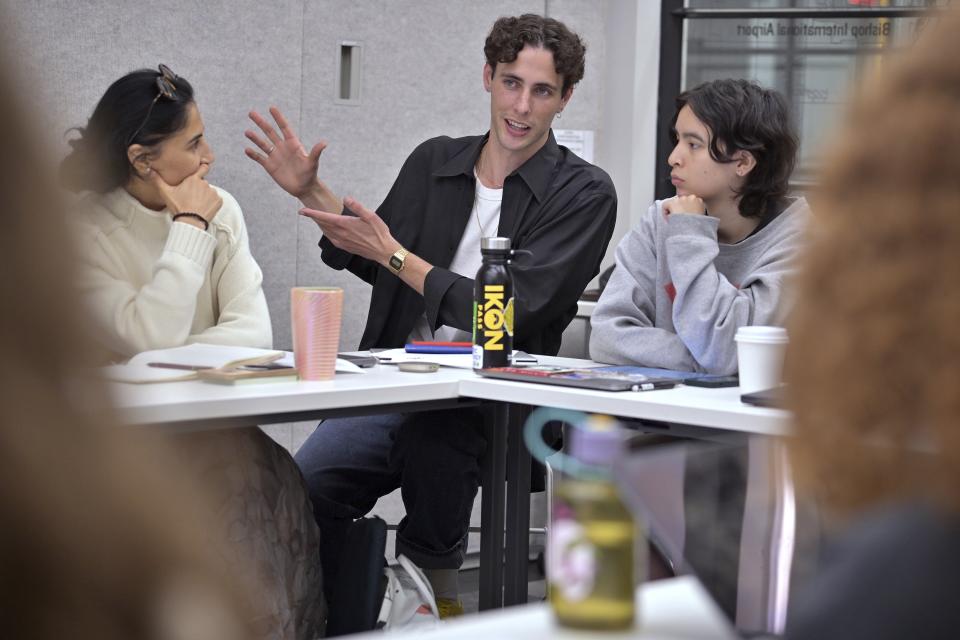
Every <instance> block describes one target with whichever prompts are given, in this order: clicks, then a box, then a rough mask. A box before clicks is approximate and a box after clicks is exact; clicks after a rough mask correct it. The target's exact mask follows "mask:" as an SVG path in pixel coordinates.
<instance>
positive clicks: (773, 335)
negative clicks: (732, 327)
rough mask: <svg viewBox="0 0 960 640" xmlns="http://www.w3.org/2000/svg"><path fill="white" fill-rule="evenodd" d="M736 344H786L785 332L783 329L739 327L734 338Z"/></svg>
mask: <svg viewBox="0 0 960 640" xmlns="http://www.w3.org/2000/svg"><path fill="white" fill-rule="evenodd" d="M734 340H736V341H737V342H766V343H775V344H780V343H783V342H787V341H788V339H787V330H786V329H784V328H783V327H740V328H739V329H737V335H736V336H735V337H734Z"/></svg>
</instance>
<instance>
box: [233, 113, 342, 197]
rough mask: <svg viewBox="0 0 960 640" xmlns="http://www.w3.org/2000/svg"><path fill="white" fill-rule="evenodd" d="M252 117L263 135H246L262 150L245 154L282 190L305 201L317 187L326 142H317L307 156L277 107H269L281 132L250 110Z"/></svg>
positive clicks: (246, 151)
mask: <svg viewBox="0 0 960 640" xmlns="http://www.w3.org/2000/svg"><path fill="white" fill-rule="evenodd" d="M249 115H250V119H251V120H253V122H254V123H255V124H256V125H257V127H259V128H260V131H261V132H262V135H261V134H259V133H257V132H254V131H252V130H250V129H247V130H246V131H245V132H244V135H246V136H247V138H248V139H249V140H250V141H251V142H252V143H253V144H254V145H256V147H257V149H259V151H258V150H256V149H251V148H249V147H247V148H246V149H244V153H246V154H247V156H248V157H249V158H250V159H252V160H254V161H255V162H256V163H257V164H259V165H260V166H261V167H263V168H264V170H265V171H266V172H267V173H268V174H269V175H270V177H271V178H273V180H274V182H276V183H277V184H278V185H280V188H282V189H283V190H284V191H286V192H287V193H289V194H290V195H292V196H293V197H295V198H299V199H300V200H303V199H304V197H305V196H307V195H308V194H309V192H310V191H311V190H312V189H315V188H316V187H317V184H318V179H317V171H318V169H319V167H320V154H321V153H323V150H324V149H325V148H326V147H327V143H326V142H322V141H321V142H318V143H317V144H315V145H313V148H312V149H310V152H309V153H307V150H306V149H305V148H304V146H303V144H302V143H301V142H300V139H299V138H298V137H297V134H296V133H294V131H293V129H292V128H291V127H290V123H289V122H288V121H287V119H286V118H285V117H284V115H283V114H282V113H281V112H280V110H279V109H277V108H276V107H270V115H271V116H273V119H274V121H275V122H276V123H277V127H279V129H280V133H277V131H276V129H274V127H273V125H272V124H271V123H270V121H269V120H267V119H266V118H264V117H263V116H261V115H260V114H259V113H257V112H256V111H251V112H250V114H249Z"/></svg>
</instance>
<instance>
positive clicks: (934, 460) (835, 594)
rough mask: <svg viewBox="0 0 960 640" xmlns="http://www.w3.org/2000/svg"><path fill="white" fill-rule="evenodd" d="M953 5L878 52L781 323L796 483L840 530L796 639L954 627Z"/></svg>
mask: <svg viewBox="0 0 960 640" xmlns="http://www.w3.org/2000/svg"><path fill="white" fill-rule="evenodd" d="M958 30H960V14H957V13H956V12H955V11H954V12H952V13H951V14H949V15H948V16H945V17H944V18H943V19H942V20H940V21H939V22H938V23H936V24H933V25H931V26H930V27H929V29H928V31H927V32H926V33H925V34H924V36H923V37H922V38H921V39H920V41H919V42H918V43H917V44H916V45H915V47H914V49H913V50H911V51H909V52H908V53H906V54H904V57H903V58H902V59H891V60H889V61H885V66H884V67H883V75H882V76H877V77H876V78H874V79H873V80H874V81H873V82H872V83H870V84H868V85H867V86H866V87H865V88H864V89H863V90H862V92H861V93H860V94H859V95H858V96H857V97H856V98H855V100H854V102H853V105H852V108H851V109H850V112H849V115H848V117H847V119H846V121H845V124H844V128H843V130H842V131H841V133H840V136H839V140H838V141H837V144H836V147H835V148H834V149H833V152H832V154H830V155H829V156H828V161H827V162H826V164H825V166H824V167H823V172H822V176H823V177H822V189H821V193H820V198H819V199H818V200H815V203H816V205H817V208H818V211H821V212H822V215H821V216H820V217H819V219H818V220H817V222H816V224H815V225H813V226H812V227H813V228H812V235H811V241H812V244H811V246H810V248H809V251H807V252H806V255H805V262H804V263H803V271H802V276H801V278H800V282H799V296H798V304H797V305H796V310H795V313H794V314H793V315H792V318H791V320H790V323H789V327H788V328H789V332H790V337H791V345H790V349H791V351H790V355H789V356H788V363H787V377H788V380H789V381H790V384H791V387H790V394H791V398H790V404H791V408H792V409H793V411H794V412H795V414H796V425H795V426H796V438H794V439H793V440H791V441H790V444H791V446H792V449H793V454H794V463H795V467H796V470H797V472H798V480H799V481H800V485H799V486H800V487H802V488H806V489H808V490H813V491H814V492H815V495H817V496H818V497H819V498H821V499H822V500H823V502H824V503H825V504H826V505H827V506H828V508H829V514H830V516H831V518H830V520H831V521H832V524H833V525H839V526H840V527H841V528H842V529H843V533H842V534H841V535H840V537H839V539H838V540H835V541H834V543H835V544H833V546H832V548H831V549H830V550H829V552H828V553H827V554H825V557H824V558H823V566H822V567H821V569H820V573H819V575H818V577H817V578H816V579H815V580H814V584H812V585H810V588H809V589H807V590H806V591H804V592H801V593H800V594H798V597H797V598H796V599H795V601H794V604H793V608H792V610H791V614H790V616H789V620H788V624H787V635H788V636H789V637H791V638H803V639H806V638H818V639H820V638H831V637H843V638H870V639H871V640H878V639H884V638H953V637H956V636H957V635H958V633H960V607H957V597H958V594H960V117H958V114H960V41H958V40H957V37H956V34H957V33H958Z"/></svg>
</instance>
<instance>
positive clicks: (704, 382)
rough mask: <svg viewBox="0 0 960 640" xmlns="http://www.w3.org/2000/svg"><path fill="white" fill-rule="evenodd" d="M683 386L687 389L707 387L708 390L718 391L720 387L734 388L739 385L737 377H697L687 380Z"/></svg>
mask: <svg viewBox="0 0 960 640" xmlns="http://www.w3.org/2000/svg"><path fill="white" fill-rule="evenodd" d="M683 384H685V385H687V386H688V387H707V388H708V389H719V388H721V387H736V386H739V384H740V378H739V377H738V376H699V377H697V378H687V379H685V380H684V381H683Z"/></svg>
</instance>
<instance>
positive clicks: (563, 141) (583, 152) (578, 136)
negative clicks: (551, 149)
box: [553, 129, 593, 164]
mask: <svg viewBox="0 0 960 640" xmlns="http://www.w3.org/2000/svg"><path fill="white" fill-rule="evenodd" d="M553 135H554V137H556V139H557V144H560V145H563V146H565V147H566V148H567V149H570V151H573V152H574V153H575V154H577V155H578V156H580V157H581V158H583V159H584V160H586V161H587V162H589V163H590V164H593V131H592V130H590V129H554V130H553Z"/></svg>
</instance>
